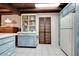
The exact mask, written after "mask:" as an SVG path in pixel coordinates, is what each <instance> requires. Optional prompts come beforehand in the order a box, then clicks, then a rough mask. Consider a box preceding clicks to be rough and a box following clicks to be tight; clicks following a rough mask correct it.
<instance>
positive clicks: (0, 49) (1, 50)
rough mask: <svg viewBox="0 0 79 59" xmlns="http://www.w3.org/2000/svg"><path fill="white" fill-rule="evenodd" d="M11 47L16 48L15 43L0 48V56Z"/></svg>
mask: <svg viewBox="0 0 79 59" xmlns="http://www.w3.org/2000/svg"><path fill="white" fill-rule="evenodd" d="M10 47H15V41H12V42H9V43H6V44H4V45H1V46H0V54H2V53H3V52H5V51H6V50H8V49H9V48H10Z"/></svg>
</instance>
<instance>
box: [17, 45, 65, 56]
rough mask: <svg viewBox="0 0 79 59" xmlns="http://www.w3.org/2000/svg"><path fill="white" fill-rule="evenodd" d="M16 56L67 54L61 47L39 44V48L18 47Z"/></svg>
mask: <svg viewBox="0 0 79 59" xmlns="http://www.w3.org/2000/svg"><path fill="white" fill-rule="evenodd" d="M16 56H65V54H64V53H63V52H62V51H61V50H60V48H59V47H56V46H52V45H50V44H39V45H38V46H37V48H16Z"/></svg>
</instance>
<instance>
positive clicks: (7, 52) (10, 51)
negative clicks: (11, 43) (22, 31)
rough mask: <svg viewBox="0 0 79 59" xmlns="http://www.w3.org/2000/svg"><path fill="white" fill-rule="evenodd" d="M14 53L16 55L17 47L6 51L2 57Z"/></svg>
mask: <svg viewBox="0 0 79 59" xmlns="http://www.w3.org/2000/svg"><path fill="white" fill-rule="evenodd" d="M13 53H15V47H11V48H9V49H8V50H7V51H5V52H4V53H2V54H1V56H10V55H12V54H13Z"/></svg>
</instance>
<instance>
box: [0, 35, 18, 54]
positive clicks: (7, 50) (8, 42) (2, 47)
mask: <svg viewBox="0 0 79 59" xmlns="http://www.w3.org/2000/svg"><path fill="white" fill-rule="evenodd" d="M15 50H16V49H15V36H10V37H4V38H0V56H12V55H15Z"/></svg>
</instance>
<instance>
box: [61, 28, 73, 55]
mask: <svg viewBox="0 0 79 59" xmlns="http://www.w3.org/2000/svg"><path fill="white" fill-rule="evenodd" d="M72 45H73V32H72V29H62V30H61V40H60V46H61V48H62V49H63V50H64V52H65V53H67V54H68V55H71V54H72V53H73V51H72V50H73V46H72Z"/></svg>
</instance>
